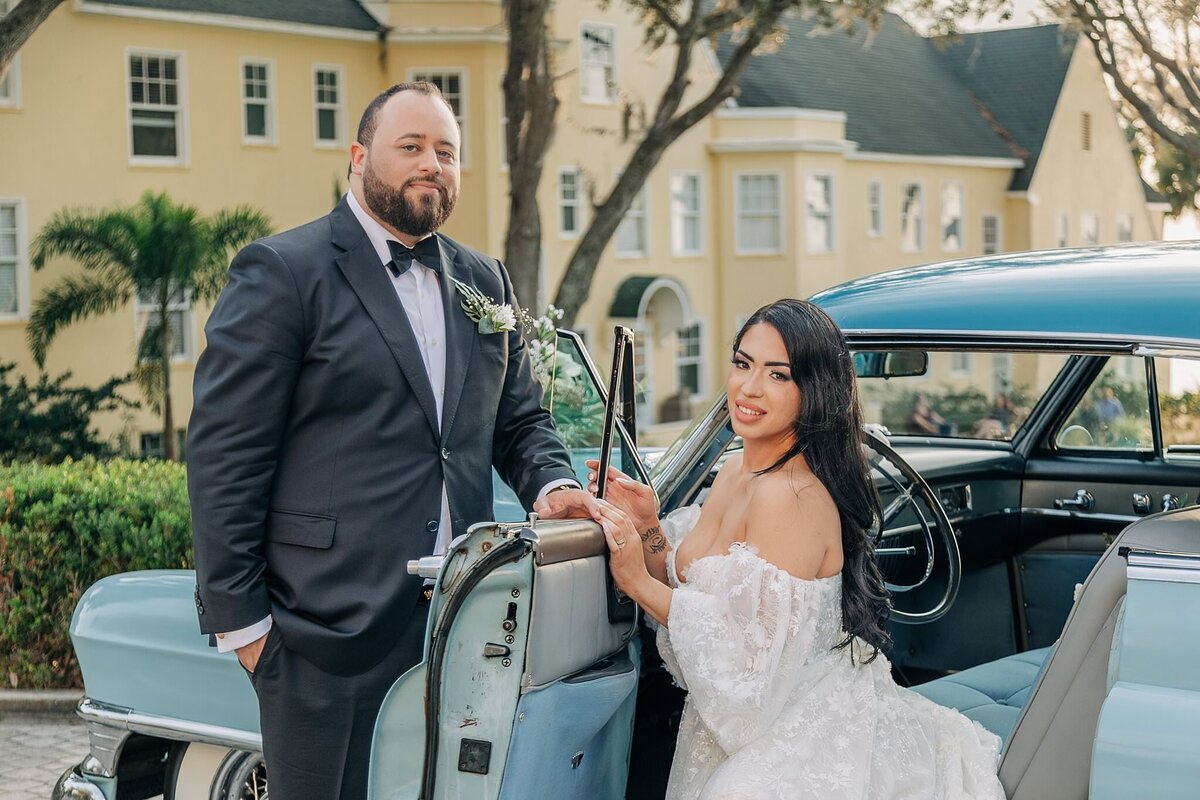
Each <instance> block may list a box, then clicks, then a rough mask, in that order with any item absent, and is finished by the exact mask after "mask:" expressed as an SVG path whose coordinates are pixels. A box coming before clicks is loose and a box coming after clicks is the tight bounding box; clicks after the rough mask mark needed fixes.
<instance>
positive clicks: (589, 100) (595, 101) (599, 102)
mask: <svg viewBox="0 0 1200 800" xmlns="http://www.w3.org/2000/svg"><path fill="white" fill-rule="evenodd" d="M589 27H591V28H608V29H609V30H610V31H612V85H611V86H607V87H605V89H606V90H607V91H608V92H611V96H609V95H607V94H606V95H605V96H604V97H591V96H589V95H586V94H584V80H583V32H584V30H585V29H586V28H589ZM576 41H577V42H579V101H580V102H581V103H583V104H584V105H595V106H611V105H616V103H617V86H618V85H619V84H618V79H617V76H618V72H617V64H618V61H619V59H618V58H617V26H616V25H613V24H611V23H608V22H592V21H590V20H586V19H585V20H580V22H579V38H578V39H577V40H576Z"/></svg>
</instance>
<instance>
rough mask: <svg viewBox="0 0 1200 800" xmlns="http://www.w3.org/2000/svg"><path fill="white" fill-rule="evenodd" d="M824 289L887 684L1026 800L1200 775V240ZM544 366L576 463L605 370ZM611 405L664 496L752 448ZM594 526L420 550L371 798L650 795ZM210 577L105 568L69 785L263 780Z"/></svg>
mask: <svg viewBox="0 0 1200 800" xmlns="http://www.w3.org/2000/svg"><path fill="white" fill-rule="evenodd" d="M814 300H815V302H817V303H819V304H820V305H821V306H822V307H824V308H825V309H826V310H827V311H828V312H829V313H830V314H831V315H832V316H833V317H834V319H835V320H837V322H838V323H839V324H840V325H841V327H842V328H843V330H844V331H845V333H846V335H847V337H848V339H849V341H850V343H851V347H852V349H853V350H854V352H855V363H856V369H857V372H858V374H859V389H860V395H861V400H862V403H863V407H864V411H865V413H866V418H867V419H868V421H869V422H870V423H871V424H870V425H869V426H868V428H869V430H867V431H865V432H864V437H863V439H864V444H865V445H866V446H867V447H868V448H869V449H870V451H871V457H872V462H873V464H874V469H873V477H874V479H875V480H876V482H877V485H878V487H879V491H880V496H881V514H880V520H879V543H878V553H879V559H880V563H881V565H882V566H883V568H884V570H885V574H886V576H887V579H888V581H889V585H890V586H891V588H892V591H893V601H894V606H895V619H894V624H893V625H892V634H893V638H894V646H893V648H892V650H891V651H890V654H889V655H890V660H891V662H892V664H893V667H894V674H895V676H896V678H897V680H899V681H900V682H902V683H904V684H906V685H911V686H914V687H915V689H916V691H918V692H921V693H922V694H925V695H926V696H928V697H930V698H932V699H934V700H935V701H937V702H940V703H944V704H946V705H948V706H952V707H955V708H959V709H961V710H962V711H963V712H964V713H966V714H967V715H968V716H971V717H973V718H974V719H976V720H978V721H980V722H981V723H982V724H983V725H985V726H986V727H988V728H990V729H991V730H993V731H994V732H996V733H997V734H999V735H1000V736H1002V737H1003V738H1004V740H1005V742H1006V745H1005V750H1004V752H1003V757H1002V762H1001V764H1000V777H1001V780H1002V782H1003V784H1004V786H1005V789H1006V791H1007V793H1008V796H1009V798H1012V800H1026V799H1028V800H1045V799H1046V798H1054V800H1067V799H1072V798H1084V797H1091V798H1093V800H1107V799H1109V798H1112V799H1114V800H1115V799H1116V798H1121V799H1122V800H1125V799H1126V798H1130V797H1135V796H1136V797H1139V798H1168V797H1183V796H1195V794H1194V793H1195V791H1196V789H1195V787H1196V786H1198V785H1200V669H1197V667H1196V665H1197V664H1200V507H1197V505H1196V503H1197V492H1198V490H1200V389H1198V387H1197V377H1198V376H1200V246H1197V245H1196V244H1190V245H1166V244H1161V245H1147V246H1122V247H1114V248H1104V249H1086V250H1059V251H1052V252H1038V253H1019V254H1009V255H1000V256H990V257H985V258H980V259H971V260H964V261H958V262H954V263H947V264H941V265H935V266H928V267H920V268H915V269H905V270H899V271H895V272H889V273H885V274H880V275H874V276H871V277H867V278H863V279H860V280H856V281H852V282H850V283H847V284H844V285H842V286H839V287H836V288H834V289H830V290H828V291H825V292H822V293H821V294H819V295H817V296H816V297H815V298H814ZM553 371H554V374H552V375H551V376H550V381H551V384H550V385H551V388H552V390H550V391H547V393H546V396H547V402H551V403H557V404H558V405H557V407H555V408H554V409H553V410H554V413H555V416H556V418H558V419H559V420H560V423H561V427H563V429H564V431H565V432H566V433H567V434H569V436H568V437H567V438H568V439H569V440H570V442H571V443H572V445H573V447H574V448H575V449H576V453H575V456H576V458H577V459H582V458H583V457H584V456H586V455H587V454H588V453H595V452H596V450H595V448H596V444H597V442H596V441H595V438H594V435H595V433H597V432H598V430H599V426H598V424H597V423H596V418H595V415H596V414H597V413H599V411H598V410H599V409H601V408H602V403H601V402H600V398H601V397H602V396H603V389H601V388H600V387H601V386H602V384H601V382H600V380H599V375H598V374H597V370H596V369H595V367H594V366H593V365H592V363H591V361H590V359H589V357H588V356H587V354H586V353H585V352H584V351H583V350H582V348H581V346H580V343H579V340H578V338H577V337H575V336H573V335H571V334H565V333H564V334H563V335H562V336H561V338H560V339H559V346H558V348H557V354H556V356H555V360H554V364H553ZM714 383H715V384H716V383H719V379H718V380H717V381H714ZM629 394H630V392H629V391H628V387H627V388H626V390H625V391H623V392H622V393H621V395H622V396H620V397H618V398H615V400H616V401H619V402H622V403H623V404H624V406H625V407H632V405H633V401H632V398H631V397H630V396H629ZM626 427H627V429H626V430H623V431H622V432H621V433H622V439H621V442H620V445H619V447H620V453H619V455H616V454H614V459H615V462H616V463H618V464H621V465H623V468H624V469H625V471H626V472H628V473H629V474H632V475H635V476H638V477H639V478H640V479H641V480H644V481H648V482H649V483H651V484H652V485H653V487H654V489H655V490H656V492H657V493H658V496H659V498H660V501H661V508H662V511H663V513H666V512H669V511H671V510H672V509H675V508H678V507H680V506H683V505H685V504H689V503H702V502H703V501H704V497H705V493H706V491H707V489H708V487H709V485H710V483H711V481H712V478H713V475H714V471H715V469H716V468H717V467H718V465H719V464H720V462H721V459H722V458H723V457H724V456H725V455H726V454H728V453H729V452H731V451H732V450H734V449H736V448H737V447H738V446H739V442H738V440H737V439H736V437H735V436H734V435H733V432H732V429H731V427H730V425H729V422H728V415H727V412H726V408H725V403H724V399H723V398H716V399H715V401H714V402H713V404H712V406H711V407H710V408H709V409H708V410H707V412H706V413H703V414H702V415H700V417H699V418H698V419H696V420H695V421H694V422H693V424H692V426H691V427H690V428H689V429H688V430H687V431H686V432H685V433H684V434H683V435H682V436H680V438H679V439H678V440H677V441H676V442H675V443H674V444H673V445H672V446H671V447H670V448H669V449H668V450H667V451H666V452H663V453H659V454H657V455H658V457H657V458H656V459H655V460H654V464H653V468H652V469H647V467H645V466H644V465H643V463H642V459H641V456H640V455H639V454H638V451H637V449H636V446H635V441H634V434H635V431H634V430H633V429H632V428H630V427H629V426H626ZM498 507H501V508H508V509H512V508H513V507H512V505H511V501H509V505H507V506H506V505H504V504H503V503H500V504H498ZM514 517H516V518H514ZM605 549H606V548H605V544H604V540H603V537H602V536H601V534H600V533H599V531H598V529H597V528H596V526H594V525H593V524H592V523H591V522H588V521H566V522H564V521H558V522H549V521H538V520H536V519H535V518H532V517H530V518H523V517H521V516H519V512H518V514H512V515H510V516H509V519H508V521H503V520H502V521H499V522H489V521H480V522H479V524H477V525H476V526H474V527H473V528H472V530H471V532H470V533H468V534H467V535H465V536H463V537H461V538H459V539H457V540H456V541H455V542H453V543H452V546H451V549H450V552H449V554H448V555H447V556H446V558H445V559H441V558H432V557H431V558H427V559H423V560H422V561H420V562H414V563H412V564H410V565H409V569H410V570H411V571H413V572H415V573H418V574H421V575H424V576H426V577H427V578H428V580H429V582H430V584H431V586H432V587H433V602H432V605H431V610H430V618H429V626H428V632H427V639H426V652H425V660H424V662H423V663H421V664H420V665H418V666H417V667H415V668H414V669H412V670H411V671H410V672H408V673H407V674H405V675H404V676H403V677H402V678H400V680H399V681H397V683H396V684H395V686H394V687H393V689H392V690H391V692H390V694H389V695H388V697H387V699H386V701H385V703H384V706H383V709H382V711H381V713H380V717H379V720H378V723H377V727H376V732H375V740H374V743H373V751H372V762H371V772H370V787H371V797H372V798H376V799H378V800H383V798H388V799H390V800H415V799H416V798H422V799H424V800H432V798H451V797H453V798H466V797H469V798H481V799H483V798H488V799H492V798H502V799H504V800H525V799H526V798H532V797H549V798H581V799H583V798H586V799H587V800H593V799H601V798H613V799H614V800H615V798H621V797H630V798H653V797H662V793H663V788H664V785H665V782H666V774H667V770H668V767H669V763H670V759H671V755H672V750H673V746H674V736H675V726H677V724H678V717H679V708H680V706H681V702H682V699H681V698H682V695H681V692H680V691H679V690H678V689H676V688H675V687H673V686H672V685H671V682H670V679H669V677H668V676H667V674H666V672H665V670H663V668H662V667H661V664H660V662H659V661H658V660H657V657H656V653H655V650H654V646H653V639H652V637H649V636H645V635H643V634H644V633H645V629H644V627H642V625H641V623H640V621H639V619H638V615H637V613H636V609H635V608H634V607H633V606H632V605H631V604H629V603H628V602H627V601H625V600H624V598H622V597H621V596H620V594H619V593H617V592H615V591H614V589H613V586H612V583H611V581H610V580H609V579H608V573H607V570H606V565H605V555H604V554H605ZM397 568H404V567H403V565H397ZM193 583H194V576H193V575H192V574H191V573H189V572H173V571H170V572H141V573H131V574H123V575H116V576H113V577H109V578H106V579H104V580H102V581H100V582H98V583H97V584H96V585H94V586H93V587H91V588H90V589H89V590H88V591H87V593H86V594H85V595H84V597H83V598H82V600H81V601H80V603H79V605H78V608H77V609H76V612H75V615H74V619H73V620H72V624H71V635H72V639H73V642H74V646H75V649H76V652H77V653H78V656H79V661H80V664H81V666H82V670H83V675H84V682H85V687H86V696H85V699H84V700H83V701H82V703H81V704H80V707H79V715H80V716H81V717H82V718H83V719H84V720H85V721H86V723H87V725H88V728H89V731H90V734H91V752H90V753H89V754H86V756H85V757H84V758H83V760H82V761H81V762H80V763H79V765H78V766H76V767H74V768H72V769H71V770H69V771H68V772H67V773H66V774H64V775H63V777H62V779H61V780H60V781H59V783H58V785H57V787H56V788H55V790H54V797H55V798H90V799H92V800H99V799H100V798H105V799H106V800H117V799H118V798H148V797H154V796H157V795H158V794H160V793H163V794H165V797H166V798H169V799H174V800H183V799H184V798H187V799H188V800H192V799H197V798H203V800H217V798H262V797H265V796H266V795H267V790H268V786H267V783H268V777H269V776H267V775H266V773H265V769H264V767H263V764H262V760H261V756H260V754H259V749H260V737H259V733H258V721H257V718H256V703H255V698H254V695H253V693H252V691H251V687H250V684H249V682H248V681H247V680H246V676H245V674H244V673H243V672H242V671H241V670H240V669H239V667H238V664H237V662H236V660H235V658H234V657H233V656H232V655H231V654H226V655H221V654H218V653H217V651H216V650H215V649H212V648H209V647H208V646H207V644H206V640H205V637H203V636H201V635H200V634H199V631H198V628H197V625H196V621H195V618H194V607H193V603H192V592H193ZM81 755H83V754H81ZM289 800H292V799H290V798H289Z"/></svg>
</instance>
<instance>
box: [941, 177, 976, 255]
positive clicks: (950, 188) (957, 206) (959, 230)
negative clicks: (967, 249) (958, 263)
mask: <svg viewBox="0 0 1200 800" xmlns="http://www.w3.org/2000/svg"><path fill="white" fill-rule="evenodd" d="M962 249H963V187H962V184H961V183H958V182H957V181H947V182H946V183H943V184H942V250H944V251H945V252H947V253H955V252H958V251H959V250H962ZM985 252H986V251H985Z"/></svg>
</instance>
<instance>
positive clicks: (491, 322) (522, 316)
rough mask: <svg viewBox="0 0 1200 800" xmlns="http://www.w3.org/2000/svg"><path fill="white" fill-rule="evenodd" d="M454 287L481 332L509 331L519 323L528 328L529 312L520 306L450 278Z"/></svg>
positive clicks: (463, 307) (513, 329) (467, 312)
mask: <svg viewBox="0 0 1200 800" xmlns="http://www.w3.org/2000/svg"><path fill="white" fill-rule="evenodd" d="M450 280H451V281H452V282H453V283H454V288H456V289H458V293H459V294H461V295H462V309H463V311H465V312H466V314H467V318H468V319H470V320H471V321H472V322H474V323H475V325H476V326H477V327H478V328H479V332H480V333H507V332H509V331H515V330H516V329H517V324H518V323H520V325H521V327H522V328H528V327H529V325H530V323H531V320H530V319H529V314H528V313H526V312H525V310H524V309H522V308H520V307H514V306H512V305H510V304H508V303H497V302H496V301H495V300H493V299H492V298H490V297H488V296H487V295H486V294H484V293H483V292H481V291H479V290H478V289H476V288H475V287H474V286H468V285H467V284H465V283H463V282H462V281H458V280H455V279H454V278H450Z"/></svg>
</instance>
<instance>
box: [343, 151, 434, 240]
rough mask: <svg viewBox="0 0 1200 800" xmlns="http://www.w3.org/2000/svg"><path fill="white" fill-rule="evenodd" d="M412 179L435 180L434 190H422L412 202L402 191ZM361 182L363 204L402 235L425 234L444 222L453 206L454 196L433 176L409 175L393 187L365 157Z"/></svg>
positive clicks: (413, 181) (418, 180) (417, 180)
mask: <svg viewBox="0 0 1200 800" xmlns="http://www.w3.org/2000/svg"><path fill="white" fill-rule="evenodd" d="M413 183H432V184H435V185H436V186H437V187H438V193H437V194H436V195H432V194H427V193H425V192H422V193H421V196H420V198H418V199H417V200H416V201H415V202H414V201H410V200H409V199H408V198H407V197H406V196H405V194H404V193H405V191H406V190H407V189H408V187H409V185H410V184H413ZM362 186H363V198H364V199H365V200H366V201H367V207H368V208H370V209H371V210H372V211H374V212H375V215H376V216H378V217H379V218H380V219H381V220H383V221H384V222H386V223H387V224H388V225H390V226H392V227H393V228H395V229H396V230H398V231H400V233H403V234H405V235H406V236H425V235H427V234H430V233H433V232H434V231H436V230H437V229H438V228H440V227H442V225H444V224H445V223H446V220H447V219H449V218H450V212H451V211H453V210H454V201H455V199H456V198H454V197H451V196H450V190H449V189H448V188H447V187H446V184H445V183H443V182H442V179H441V178H439V177H436V176H429V177H419V176H417V177H412V178H409V179H408V180H406V181H405V182H404V183H403V184H401V185H400V186H399V187H395V186H392V185H390V184H388V183H386V182H385V181H383V180H382V179H381V178H380V177H379V175H378V174H376V172H375V170H374V169H372V168H371V161H370V159H368V160H367V161H366V163H364V164H363V174H362Z"/></svg>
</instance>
